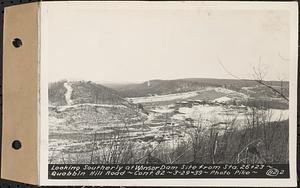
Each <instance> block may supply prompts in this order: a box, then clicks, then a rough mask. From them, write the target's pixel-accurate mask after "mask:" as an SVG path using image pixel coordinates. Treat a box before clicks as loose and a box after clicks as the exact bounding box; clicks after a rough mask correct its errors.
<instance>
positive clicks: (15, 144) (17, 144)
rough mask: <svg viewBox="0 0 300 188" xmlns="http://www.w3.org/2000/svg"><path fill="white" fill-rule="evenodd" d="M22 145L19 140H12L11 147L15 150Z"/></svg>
mask: <svg viewBox="0 0 300 188" xmlns="http://www.w3.org/2000/svg"><path fill="white" fill-rule="evenodd" d="M21 147H22V144H21V142H20V141H19V140H14V141H13V143H12V148H14V149H15V150H18V149H20V148H21Z"/></svg>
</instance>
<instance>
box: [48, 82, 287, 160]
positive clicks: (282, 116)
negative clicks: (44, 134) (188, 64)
mask: <svg viewBox="0 0 300 188" xmlns="http://www.w3.org/2000/svg"><path fill="white" fill-rule="evenodd" d="M65 87H66V89H67V93H66V95H65V97H66V101H67V105H61V106H55V105H52V106H49V163H56V164H64V163H65V164H67V163H77V164H79V163H105V164H109V163H111V164H112V163H114V164H115V163H121V164H123V163H151V160H152V163H153V161H156V162H157V163H247V162H248V163H249V162H250V163H266V162H268V163H288V119H289V111H288V109H274V108H267V107H254V106H250V105H247V103H246V102H245V101H247V100H249V96H247V95H246V94H244V93H239V92H236V91H232V90H229V89H225V88H213V87H208V88H204V89H202V90H199V91H193V92H186V93H176V94H169V95H154V96H147V97H136V98H127V99H126V100H127V101H128V102H129V103H132V106H129V105H127V104H126V105H125V104H93V103H83V104H73V101H72V100H71V95H72V87H71V85H70V84H65ZM274 100H277V99H274ZM250 149H251V150H250Z"/></svg>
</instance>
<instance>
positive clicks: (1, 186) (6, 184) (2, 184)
mask: <svg viewBox="0 0 300 188" xmlns="http://www.w3.org/2000/svg"><path fill="white" fill-rule="evenodd" d="M40 1H53V0H0V10H1V14H0V19H1V23H0V32H1V34H0V41H1V43H0V81H1V82H0V114H1V119H0V156H1V145H2V83H3V78H2V73H3V21H4V8H5V7H8V6H13V5H19V4H25V3H31V2H40ZM56 1H60V0H56ZM69 1H73V0H69ZM82 1H84V0H82ZM92 1H97V0H92ZM265 1H268V2H291V1H287V0H283V1H270V0H265ZM257 2H258V1H257ZM293 2H298V10H299V9H300V6H299V1H293ZM298 14H299V12H298ZM298 18H299V15H298ZM298 25H299V26H300V24H299V22H298ZM298 36H299V35H298ZM299 41H300V40H299V37H298V51H299V49H300V45H299ZM298 65H299V53H298ZM299 70H300V68H299V66H298V73H299ZM299 81H300V80H299V75H298V84H299ZM298 96H299V86H298V85H297V97H298ZM298 112H299V105H298V102H297V176H298V174H300V161H299V159H300V157H299V152H298V151H299V149H300V142H299V140H300V131H299V130H300V126H299V114H298ZM0 167H1V164H0ZM297 184H298V186H297V187H299V186H300V183H299V177H298V183H297ZM31 187H41V186H35V185H29V184H23V183H18V182H14V181H9V180H4V179H0V188H31ZM42 187H49V188H50V187H61V186H42ZM64 187H66V188H68V187H70V188H71V187H72V188H73V187H74V188H75V187H80V186H64ZM88 187H91V186H88ZM93 187H98V186H93Z"/></svg>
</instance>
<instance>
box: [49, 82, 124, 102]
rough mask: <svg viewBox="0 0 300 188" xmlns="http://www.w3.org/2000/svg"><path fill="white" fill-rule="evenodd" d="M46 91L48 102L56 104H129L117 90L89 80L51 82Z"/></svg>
mask: <svg viewBox="0 0 300 188" xmlns="http://www.w3.org/2000/svg"><path fill="white" fill-rule="evenodd" d="M68 90H69V91H68ZM68 92H69V94H68ZM48 93H49V103H50V104H52V105H57V106H59V105H67V104H69V103H72V104H73V105H75V104H84V103H91V104H111V105H129V103H128V102H127V101H126V100H125V99H123V98H122V97H121V96H120V95H119V94H118V92H117V91H115V90H113V89H110V88H108V87H105V86H103V85H100V84H96V83H93V82H90V81H74V82H67V81H59V82H55V83H51V84H49V89H48ZM68 95H70V96H68ZM69 105H70V104H69Z"/></svg>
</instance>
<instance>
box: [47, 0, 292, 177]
mask: <svg viewBox="0 0 300 188" xmlns="http://www.w3.org/2000/svg"><path fill="white" fill-rule="evenodd" d="M127 3H128V2H127ZM48 4H49V6H48V8H47V6H46V7H45V10H44V12H43V13H44V14H43V15H42V21H43V17H45V18H47V22H44V23H43V24H44V25H42V31H43V28H45V33H42V39H43V38H44V39H45V40H44V41H46V42H45V43H44V44H43V46H42V49H44V53H43V52H42V60H43V56H45V58H44V59H47V65H46V66H45V67H46V68H44V69H43V71H44V72H47V74H46V75H47V78H46V82H45V83H46V84H47V86H45V87H47V111H48V113H47V121H48V126H47V128H46V129H47V133H48V144H47V150H48V156H47V158H48V164H49V165H60V166H63V165H65V164H75V165H80V164H85V165H91V166H92V165H100V164H101V165H102V164H103V165H116V164H118V165H127V164H130V165H132V164H134V165H142V164H144V165H186V166H188V165H218V164H222V165H224V164H233V165H257V166H259V165H262V166H263V165H265V164H268V165H276V164H280V165H287V166H288V165H289V164H290V157H291V156H290V155H291V152H290V148H291V147H290V144H291V143H290V142H291V139H290V136H291V135H290V134H291V130H296V124H295V123H291V121H290V117H291V107H290V105H291V103H290V102H291V100H294V99H291V93H290V92H291V91H292V89H291V79H293V81H292V82H295V81H296V80H295V73H294V72H292V71H293V70H294V68H293V67H295V66H294V65H295V63H296V61H295V55H294V52H295V50H294V46H293V45H292V42H291V41H292V37H294V34H293V32H294V29H293V27H292V25H291V24H292V23H293V22H292V21H293V20H292V17H291V11H290V7H289V6H282V7H283V8H282V9H281V8H279V7H280V6H275V7H274V8H269V7H268V6H261V7H260V6H259V5H258V6H254V4H251V3H250V4H249V6H248V7H247V6H243V4H242V3H241V4H238V5H239V6H236V8H229V7H230V6H227V5H226V4H222V3H221V5H222V6H219V5H218V4H217V3H215V4H209V3H208V4H205V3H201V2H196V3H191V2H176V3H174V2H168V3H167V2H166V3H165V4H164V3H161V2H160V3H158V2H152V3H136V4H135V5H134V6H133V5H132V4H133V3H132V4H130V3H129V5H128V4H126V3H123V4H121V5H120V4H114V5H112V6H108V5H107V4H105V3H102V4H101V5H102V6H94V7H93V6H79V4H76V3H74V2H73V4H72V3H71V4H67V3H66V4H63V3H62V4H63V5H61V6H54V7H55V8H52V9H50V8H49V7H51V3H48ZM95 4H96V3H95ZM58 5H59V4H58ZM124 7H125V8H124ZM245 7H246V8H245ZM256 7H257V8H256ZM270 7H271V6H270ZM287 7H288V8H287ZM61 15H63V16H61ZM45 20H46V19H45ZM88 20H89V21H88ZM58 41H59V45H57V44H58ZM291 64H293V65H291ZM291 67H292V68H291ZM294 71H296V70H294ZM293 84H295V83H293ZM294 89H295V88H294ZM294 97H295V96H294ZM293 110H295V109H293ZM293 113H295V111H294V112H293ZM293 144H294V143H293ZM292 155H294V154H292ZM279 174H280V172H279ZM270 177H271V175H270Z"/></svg>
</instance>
